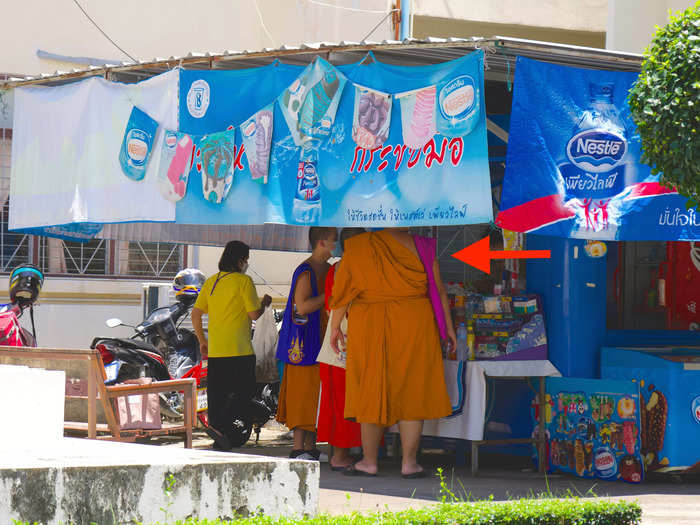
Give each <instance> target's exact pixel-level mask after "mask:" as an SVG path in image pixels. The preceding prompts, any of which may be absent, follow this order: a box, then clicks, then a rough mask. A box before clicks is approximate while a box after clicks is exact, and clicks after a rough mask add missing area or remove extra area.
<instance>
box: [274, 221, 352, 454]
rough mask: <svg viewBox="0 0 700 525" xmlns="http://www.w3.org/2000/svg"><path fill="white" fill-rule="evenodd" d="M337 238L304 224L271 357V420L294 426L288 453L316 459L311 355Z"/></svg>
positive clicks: (316, 388)
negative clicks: (277, 363) (278, 371)
mask: <svg viewBox="0 0 700 525" xmlns="http://www.w3.org/2000/svg"><path fill="white" fill-rule="evenodd" d="M337 240H338V230H336V229H335V228H321V227H312V228H310V229H309V243H310V244H311V249H312V253H311V257H309V258H308V259H306V260H305V261H304V262H303V263H301V264H300V265H299V266H298V267H297V269H296V270H295V271H294V276H293V277H292V287H291V289H290V292H289V299H288V301H287V308H286V309H285V312H284V320H283V321H282V330H281V331H280V337H279V342H278V344H277V359H279V360H281V361H283V362H284V363H285V367H284V373H283V375H282V384H281V386H280V395H279V404H278V407H277V421H279V422H280V423H282V424H284V425H286V426H287V428H289V429H291V430H293V432H294V448H293V450H292V452H291V454H290V455H289V457H290V458H300V459H315V460H318V458H319V456H320V452H319V451H318V449H316V418H317V415H318V399H319V393H320V381H321V378H320V373H319V367H318V363H317V362H316V358H317V357H318V353H319V351H320V350H321V341H322V339H323V337H322V335H323V333H324V331H325V329H326V324H327V322H328V318H327V316H326V312H325V310H324V304H325V295H324V293H323V290H324V283H325V280H326V274H327V273H328V270H329V268H330V265H329V264H328V259H330V257H331V254H332V253H333V250H334V249H335V244H336V242H337Z"/></svg>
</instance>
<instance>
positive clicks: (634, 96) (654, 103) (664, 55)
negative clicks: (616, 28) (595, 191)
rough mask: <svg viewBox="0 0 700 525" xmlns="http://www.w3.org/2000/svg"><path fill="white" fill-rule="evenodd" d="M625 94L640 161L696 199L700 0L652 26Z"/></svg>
mask: <svg viewBox="0 0 700 525" xmlns="http://www.w3.org/2000/svg"><path fill="white" fill-rule="evenodd" d="M645 54H646V57H645V60H644V62H643V63H642V70H641V73H640V74H639V78H638V79H637V81H636V82H635V84H634V86H633V87H632V89H631V90H630V93H629V105H630V109H631V111H632V117H633V119H634V121H635V123H636V124H637V128H638V129H639V135H640V136H641V139H642V147H643V149H644V154H643V157H642V160H643V161H644V162H646V163H647V164H648V165H650V166H651V167H652V173H659V172H661V174H662V175H661V183H662V184H664V185H666V186H669V187H675V188H676V189H677V190H678V192H679V193H680V194H681V195H684V196H686V197H688V204H687V206H688V207H689V208H690V207H693V206H697V205H698V203H700V140H699V139H698V134H699V133H698V132H699V131H700V1H698V2H696V3H695V5H694V6H691V7H689V8H688V9H686V10H685V11H683V12H678V13H676V14H675V15H671V17H670V20H669V23H668V24H667V25H666V26H664V27H661V28H659V27H657V30H656V34H655V35H654V38H653V39H652V41H651V44H650V45H649V47H648V48H647V50H646V53H645Z"/></svg>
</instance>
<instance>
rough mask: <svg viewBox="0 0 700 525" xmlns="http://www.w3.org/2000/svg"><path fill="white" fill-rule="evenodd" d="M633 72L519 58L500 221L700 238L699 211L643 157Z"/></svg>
mask: <svg viewBox="0 0 700 525" xmlns="http://www.w3.org/2000/svg"><path fill="white" fill-rule="evenodd" d="M636 78H637V73H630V72H620V71H598V70H590V69H580V68H575V67H568V66H559V65H554V64H548V63H544V62H539V61H536V60H531V59H526V58H522V57H518V59H517V65H516V72H515V84H514V85H515V87H514V97H513V106H512V114H511V122H510V137H509V142H508V155H507V162H506V173H505V179H504V182H503V192H502V196H501V212H500V213H499V215H498V217H497V220H496V224H498V225H499V226H501V227H502V228H504V229H508V230H513V231H518V232H533V233H538V234H544V235H556V236H560V237H572V238H583V239H599V240H698V239H700V216H699V215H698V213H699V211H698V210H697V209H686V206H685V203H686V200H687V199H686V198H685V197H682V196H680V195H678V194H677V193H676V192H675V191H674V190H672V189H670V188H666V187H663V186H661V185H660V184H659V176H658V175H652V174H651V169H650V168H649V167H648V166H646V165H644V164H642V163H641V162H640V157H641V141H640V138H639V135H638V133H637V130H636V127H635V125H634V122H633V121H632V118H631V115H630V112H629V107H628V105H627V94H628V92H629V89H630V87H631V86H632V84H633V83H634V81H635V80H636Z"/></svg>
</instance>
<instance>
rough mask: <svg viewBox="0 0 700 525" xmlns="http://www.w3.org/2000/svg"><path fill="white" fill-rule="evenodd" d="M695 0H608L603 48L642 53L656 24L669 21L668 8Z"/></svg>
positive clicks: (675, 8)
mask: <svg viewBox="0 0 700 525" xmlns="http://www.w3.org/2000/svg"><path fill="white" fill-rule="evenodd" d="M694 3H695V0H610V2H609V5H608V24H607V27H608V31H607V41H606V46H605V47H606V48H607V49H613V50H615V51H627V52H629V53H643V52H644V49H645V48H646V47H647V46H648V45H649V43H650V42H651V38H652V36H653V35H654V32H655V29H654V27H655V26H657V25H658V26H664V25H666V23H667V22H668V12H669V10H671V11H673V12H675V11H678V10H685V9H687V8H688V7H690V6H691V5H693V4H694Z"/></svg>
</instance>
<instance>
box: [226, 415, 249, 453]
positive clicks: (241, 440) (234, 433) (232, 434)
mask: <svg viewBox="0 0 700 525" xmlns="http://www.w3.org/2000/svg"><path fill="white" fill-rule="evenodd" d="M252 431H253V425H252V424H251V423H247V422H245V421H241V420H240V419H234V420H233V421H231V423H230V424H229V426H228V428H227V429H226V432H225V434H226V437H227V438H228V439H229V441H230V442H231V446H232V447H233V448H238V447H242V446H243V445H245V444H246V443H247V442H248V440H249V439H250V433H251V432H252Z"/></svg>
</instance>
